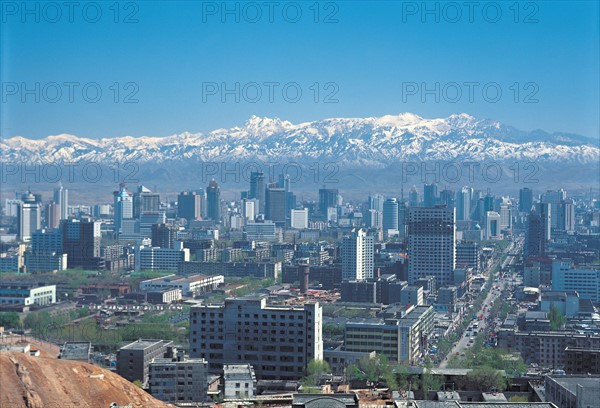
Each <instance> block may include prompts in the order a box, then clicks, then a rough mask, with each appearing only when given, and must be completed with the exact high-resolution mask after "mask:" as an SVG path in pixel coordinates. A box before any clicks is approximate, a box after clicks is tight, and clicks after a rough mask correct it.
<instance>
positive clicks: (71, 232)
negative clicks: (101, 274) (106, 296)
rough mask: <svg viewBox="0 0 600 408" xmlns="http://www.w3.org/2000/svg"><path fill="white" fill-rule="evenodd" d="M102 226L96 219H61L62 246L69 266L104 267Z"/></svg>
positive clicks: (98, 268)
mask: <svg viewBox="0 0 600 408" xmlns="http://www.w3.org/2000/svg"><path fill="white" fill-rule="evenodd" d="M100 226H101V223H100V222H95V221H80V220H76V219H69V220H62V221H61V223H60V229H61V232H62V247H63V252H64V253H65V254H67V264H68V265H69V268H73V267H76V268H77V267H79V268H84V269H92V270H100V269H104V261H103V259H102V258H100V240H101V239H102V233H101V232H100Z"/></svg>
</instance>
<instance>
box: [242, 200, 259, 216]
mask: <svg viewBox="0 0 600 408" xmlns="http://www.w3.org/2000/svg"><path fill="white" fill-rule="evenodd" d="M257 210H258V200H256V199H249V198H244V199H243V200H242V217H243V218H244V222H248V221H254V217H256V215H257Z"/></svg>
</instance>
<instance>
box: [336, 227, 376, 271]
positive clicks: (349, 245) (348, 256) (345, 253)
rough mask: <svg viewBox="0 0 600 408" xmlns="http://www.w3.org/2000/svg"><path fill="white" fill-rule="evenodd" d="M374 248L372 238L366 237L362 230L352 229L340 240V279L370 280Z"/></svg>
mask: <svg viewBox="0 0 600 408" xmlns="http://www.w3.org/2000/svg"><path fill="white" fill-rule="evenodd" d="M374 248H375V240H374V237H373V236H369V235H367V232H366V231H365V230H363V229H362V228H361V229H359V230H356V229H353V230H352V233H351V234H350V235H347V236H345V237H344V239H343V240H342V279H343V280H345V281H353V280H365V279H372V278H373V269H374V261H373V258H374Z"/></svg>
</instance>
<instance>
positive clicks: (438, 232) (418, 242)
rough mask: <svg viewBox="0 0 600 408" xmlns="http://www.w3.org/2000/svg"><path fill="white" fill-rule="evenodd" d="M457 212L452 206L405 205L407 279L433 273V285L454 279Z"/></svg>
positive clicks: (449, 282) (450, 283)
mask: <svg viewBox="0 0 600 408" xmlns="http://www.w3.org/2000/svg"><path fill="white" fill-rule="evenodd" d="M455 220H456V215H455V210H454V209H453V208H448V207H446V206H444V205H439V206H436V207H434V208H409V209H408V279H409V283H410V284H411V285H413V284H415V283H416V281H417V280H418V279H420V278H425V277H427V276H434V277H435V279H436V286H437V287H441V286H447V285H452V284H453V283H454V269H455V263H456V221H455Z"/></svg>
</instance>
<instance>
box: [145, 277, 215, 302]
mask: <svg viewBox="0 0 600 408" xmlns="http://www.w3.org/2000/svg"><path fill="white" fill-rule="evenodd" d="M223 283H225V278H224V277H223V275H212V276H203V275H191V276H179V275H175V274H173V275H167V276H163V277H161V278H154V279H148V280H145V281H141V282H140V290H141V291H144V292H150V291H162V290H170V289H180V290H181V293H182V295H183V296H187V297H193V296H197V295H198V294H200V293H202V292H209V291H211V290H213V289H216V288H218V287H219V286H220V285H222V284H223Z"/></svg>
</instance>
